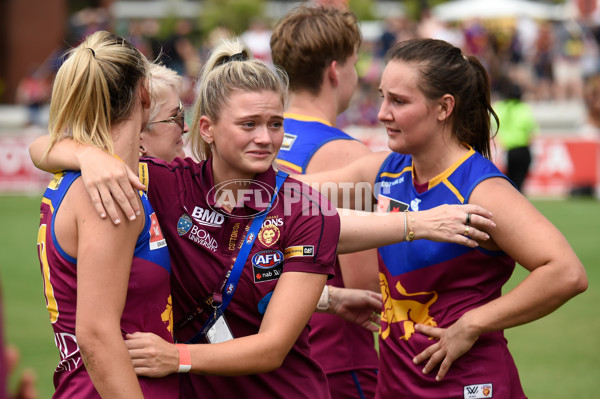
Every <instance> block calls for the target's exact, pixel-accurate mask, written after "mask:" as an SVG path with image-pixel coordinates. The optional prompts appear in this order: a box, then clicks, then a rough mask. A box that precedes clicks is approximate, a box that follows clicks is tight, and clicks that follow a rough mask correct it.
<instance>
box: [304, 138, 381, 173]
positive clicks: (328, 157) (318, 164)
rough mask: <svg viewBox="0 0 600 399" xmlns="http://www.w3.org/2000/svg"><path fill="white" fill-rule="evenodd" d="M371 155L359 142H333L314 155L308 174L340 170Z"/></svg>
mask: <svg viewBox="0 0 600 399" xmlns="http://www.w3.org/2000/svg"><path fill="white" fill-rule="evenodd" d="M370 153H371V150H370V149H369V148H368V147H367V146H366V145H365V144H364V143H363V142H361V141H358V140H333V141H330V142H329V143H327V144H325V145H324V146H322V147H321V148H319V150H318V151H317V152H316V153H315V154H314V155H313V157H312V159H311V160H310V163H309V164H308V167H307V172H308V173H315V172H321V171H324V170H331V169H338V168H341V167H343V166H346V165H348V164H350V163H352V162H354V161H356V160H357V159H359V158H362V157H364V156H366V155H368V154H370Z"/></svg>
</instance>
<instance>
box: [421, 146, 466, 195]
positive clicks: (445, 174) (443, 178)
mask: <svg viewBox="0 0 600 399" xmlns="http://www.w3.org/2000/svg"><path fill="white" fill-rule="evenodd" d="M473 154H475V150H474V149H473V148H471V147H469V151H468V152H467V153H466V154H465V155H463V156H462V157H460V158H459V159H458V160H457V161H456V162H454V164H452V166H450V167H449V168H448V169H446V170H445V171H443V172H442V173H440V174H439V175H437V176H436V177H434V178H433V179H431V180H429V187H428V189H430V188H432V187H435V186H436V185H438V184H440V183H442V182H443V183H444V184H446V186H448V188H450V190H452V191H453V192H454V193H455V194H456V193H457V191H455V190H456V188H453V186H452V184H451V183H450V182H449V181H448V177H449V176H450V175H452V173H454V171H455V170H456V169H458V167H459V166H460V165H462V164H463V163H464V162H465V161H466V160H467V158H469V157H470V156H472V155H473ZM457 196H460V194H459V195H457ZM463 201H464V199H463ZM461 202H462V201H461Z"/></svg>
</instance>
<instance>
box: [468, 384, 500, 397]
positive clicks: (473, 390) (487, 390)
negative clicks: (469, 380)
mask: <svg viewBox="0 0 600 399" xmlns="http://www.w3.org/2000/svg"><path fill="white" fill-rule="evenodd" d="M492 395H493V392H492V384H491V383H489V384H477V385H467V386H465V387H464V389H463V399H486V398H491V397H493V396H492Z"/></svg>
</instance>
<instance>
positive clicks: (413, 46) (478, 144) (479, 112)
mask: <svg viewBox="0 0 600 399" xmlns="http://www.w3.org/2000/svg"><path fill="white" fill-rule="evenodd" d="M386 60H387V61H388V62H390V61H402V62H406V63H409V64H411V65H414V66H415V67H416V68H417V76H418V82H417V85H418V87H419V89H420V90H421V92H422V93H423V94H424V95H425V97H426V98H427V99H429V100H435V99H438V98H440V97H442V96H443V95H445V94H450V95H452V96H453V97H454V102H455V105H454V111H453V112H452V116H451V117H450V118H451V119H450V122H451V123H452V129H453V134H455V135H456V137H457V138H458V139H459V140H460V141H461V142H464V143H467V144H469V145H470V146H471V147H473V148H474V149H475V150H476V151H479V152H480V153H481V154H482V155H483V156H485V157H486V158H488V159H490V157H491V154H490V139H491V137H492V132H491V124H490V116H491V117H493V118H494V119H495V120H496V123H497V124H496V126H497V125H498V116H497V115H496V113H495V112H494V110H493V109H492V106H491V104H490V79H489V76H488V73H487V71H486V70H485V68H484V66H483V65H482V64H481V62H479V60H478V59H477V57H475V56H472V55H471V56H465V55H463V54H462V52H461V50H460V49H459V48H457V47H454V46H453V45H451V44H450V43H447V42H445V41H443V40H436V39H422V38H419V39H411V40H406V41H403V42H400V43H397V44H396V45H394V46H393V47H392V48H391V49H390V50H389V51H388V53H387V55H386Z"/></svg>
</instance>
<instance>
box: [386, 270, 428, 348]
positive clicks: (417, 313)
mask: <svg viewBox="0 0 600 399" xmlns="http://www.w3.org/2000/svg"><path fill="white" fill-rule="evenodd" d="M379 285H380V287H381V294H382V295H383V312H382V314H381V327H380V329H379V332H380V334H381V338H382V339H386V338H387V337H388V336H389V335H390V329H391V325H392V323H402V330H403V331H404V335H402V336H401V337H399V338H400V339H403V340H405V341H408V340H409V339H410V337H411V336H412V335H413V334H414V332H415V324H424V325H427V326H432V327H437V323H436V322H435V321H434V320H433V317H432V316H430V315H429V308H430V307H431V305H433V304H434V303H435V301H437V299H438V294H437V292H435V291H431V292H414V293H408V292H406V290H405V289H404V287H403V286H402V284H400V281H398V283H396V287H395V288H396V291H397V293H398V294H400V295H401V296H402V297H405V298H409V297H415V296H424V297H425V298H427V297H430V299H429V300H427V301H426V302H424V303H422V302H419V301H416V300H413V299H395V298H392V296H391V292H390V287H389V286H388V282H387V279H386V278H385V275H384V274H383V273H379ZM384 326H385V328H384Z"/></svg>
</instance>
